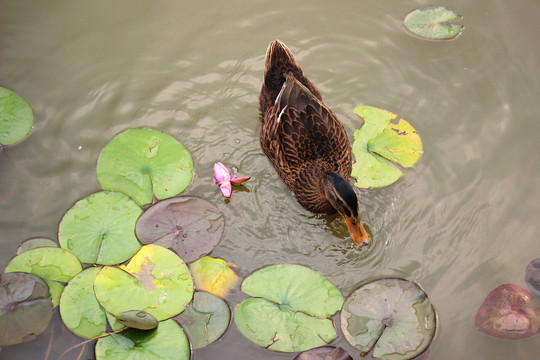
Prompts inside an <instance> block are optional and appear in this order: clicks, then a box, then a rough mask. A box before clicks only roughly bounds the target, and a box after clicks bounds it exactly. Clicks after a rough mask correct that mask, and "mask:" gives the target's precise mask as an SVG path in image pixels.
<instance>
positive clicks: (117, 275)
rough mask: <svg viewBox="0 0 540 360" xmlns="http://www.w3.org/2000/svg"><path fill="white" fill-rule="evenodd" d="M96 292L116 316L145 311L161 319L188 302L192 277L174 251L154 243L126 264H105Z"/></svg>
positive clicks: (191, 291) (101, 301) (97, 281)
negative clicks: (116, 265) (132, 311)
mask: <svg viewBox="0 0 540 360" xmlns="http://www.w3.org/2000/svg"><path fill="white" fill-rule="evenodd" d="M94 291H95V293H96V297H97V299H98V301H99V303H100V304H101V306H103V307H104V308H105V309H106V310H107V311H108V312H110V313H111V314H113V315H115V316H119V315H120V314H122V313H124V312H126V311H129V310H143V311H146V312H147V313H149V314H151V315H152V316H154V317H155V318H156V319H158V321H162V320H165V319H168V318H170V317H173V316H175V315H177V314H179V313H181V312H182V311H183V310H184V308H185V307H186V305H187V304H189V302H190V301H191V298H192V297H193V280H192V278H191V275H190V273H189V270H188V267H187V265H186V264H185V263H184V261H183V260H182V259H180V258H179V257H178V256H177V255H176V254H175V253H174V252H172V251H170V250H167V249H165V248H164V247H161V246H158V245H152V244H151V245H145V246H143V247H142V248H141V250H139V252H137V254H135V256H133V258H132V259H131V260H130V261H129V263H128V264H127V265H121V266H119V267H111V266H105V267H103V269H101V271H100V272H99V273H98V275H97V276H96V280H95V281H94Z"/></svg>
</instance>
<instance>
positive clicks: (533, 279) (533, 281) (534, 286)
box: [525, 258, 540, 299]
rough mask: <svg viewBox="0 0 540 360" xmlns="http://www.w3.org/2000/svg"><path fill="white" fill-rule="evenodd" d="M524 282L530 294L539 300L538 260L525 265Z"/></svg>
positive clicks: (539, 273)
mask: <svg viewBox="0 0 540 360" xmlns="http://www.w3.org/2000/svg"><path fill="white" fill-rule="evenodd" d="M525 282H526V283H527V286H528V287H529V290H530V291H531V294H533V295H534V296H535V297H537V298H539V299H540V258H538V259H534V260H533V261H531V262H530V263H529V265H527V269H526V270H525Z"/></svg>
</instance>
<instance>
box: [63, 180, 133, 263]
mask: <svg viewBox="0 0 540 360" xmlns="http://www.w3.org/2000/svg"><path fill="white" fill-rule="evenodd" d="M141 213H142V209H141V208H140V207H139V206H138V205H137V204H136V203H135V202H134V201H133V200H131V199H130V198H129V197H128V196H127V195H125V194H122V193H119V192H113V191H101V192H98V193H95V194H92V195H90V196H87V197H85V198H84V199H82V200H79V201H77V203H75V205H73V207H72V208H71V209H69V210H68V211H67V212H66V214H65V215H64V217H63V219H62V221H61V222H60V227H59V230H58V239H59V241H60V246H61V247H62V248H64V249H67V250H69V251H71V252H73V253H74V254H75V255H76V256H77V257H78V258H79V259H80V260H81V261H82V262H85V263H91V264H101V265H114V264H119V263H121V262H124V261H126V260H127V259H129V258H130V257H132V256H133V254H135V253H136V252H137V251H138V250H139V249H140V248H141V243H140V242H139V240H137V237H136V236H135V224H136V223H137V219H138V218H139V216H140V215H141Z"/></svg>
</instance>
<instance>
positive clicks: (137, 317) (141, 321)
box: [116, 310, 159, 330]
mask: <svg viewBox="0 0 540 360" xmlns="http://www.w3.org/2000/svg"><path fill="white" fill-rule="evenodd" d="M116 320H117V321H118V322H119V323H120V324H122V325H125V326H127V327H129V328H133V329H139V330H152V329H155V328H156V327H157V326H158V323H159V322H158V321H157V319H156V318H155V317H153V316H152V315H150V314H149V313H147V312H146V311H142V310H130V311H126V312H125V313H123V314H120V315H119V316H117V317H116Z"/></svg>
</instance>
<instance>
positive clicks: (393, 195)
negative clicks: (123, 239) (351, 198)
mask: <svg viewBox="0 0 540 360" xmlns="http://www.w3.org/2000/svg"><path fill="white" fill-rule="evenodd" d="M0 4H1V5H2V6H1V9H2V11H1V12H0V23H1V24H2V25H1V37H0V64H1V65H0V79H1V82H0V86H4V87H7V88H10V89H12V90H14V91H16V92H18V93H19V94H21V95H22V96H23V97H25V98H26V99H27V100H28V101H29V103H30V104H31V105H32V107H33V109H34V110H35V115H36V121H35V128H34V129H33V131H32V133H31V135H30V137H29V138H27V139H26V140H25V141H24V142H22V143H20V144H18V145H16V146H12V147H8V148H4V149H3V150H2V151H1V152H0V169H1V172H0V183H1V187H0V208H1V209H2V210H1V217H0V221H1V229H0V246H1V249H2V250H1V252H0V268H1V269H3V268H4V267H5V265H6V264H7V263H8V261H9V260H10V259H11V258H12V257H13V256H14V255H15V253H16V249H17V247H18V246H19V244H20V243H21V242H22V241H24V240H25V239H28V238H33V237H48V238H51V239H56V238H57V231H58V224H59V222H60V220H61V218H62V216H63V214H64V213H65V212H66V211H67V210H68V209H69V208H70V207H71V206H72V205H73V204H74V203H75V202H76V201H77V200H79V199H81V198H83V197H85V196H87V195H89V194H91V193H93V192H96V191H99V190H100V187H99V185H98V182H97V179H96V172H95V165H96V161H97V157H98V155H99V152H100V151H101V149H102V148H103V146H104V145H105V144H106V143H107V142H108V141H109V140H110V139H112V137H113V136H114V135H116V134H117V133H119V132H121V131H123V130H125V129H129V128H134V127H141V126H145V127H151V128H155V129H159V130H161V131H164V132H166V133H168V134H171V135H173V136H174V137H176V138H177V139H178V140H180V141H181V142H182V143H183V144H184V145H185V146H186V147H187V148H188V150H189V151H190V152H191V154H192V156H193V158H194V161H195V175H194V178H193V182H192V184H191V185H190V186H189V187H188V189H187V190H186V191H185V192H184V194H188V195H194V196H200V197H203V198H205V199H208V200H209V201H211V202H212V203H214V204H216V205H217V206H218V207H219V208H220V210H222V211H223V212H224V213H225V218H226V231H225V235H224V238H223V240H222V241H221V243H220V245H219V246H218V247H217V248H216V250H215V251H214V252H213V253H212V256H214V257H221V258H223V259H226V260H227V261H229V262H232V263H235V264H237V266H238V267H237V272H238V273H239V275H240V276H241V277H242V278H244V277H246V276H247V275H248V274H250V273H251V272H253V271H254V270H256V269H258V268H260V267H262V266H264V265H267V264H275V263H295V264H302V265H306V266H308V267H311V268H313V269H315V270H317V271H319V272H321V273H322V274H324V275H326V276H327V277H328V278H329V279H330V280H331V281H332V282H333V283H334V284H336V285H337V286H338V287H339V288H340V289H341V290H342V292H343V294H344V295H348V294H349V293H351V292H352V291H353V290H354V289H356V288H357V287H358V285H359V284H361V283H362V282H365V281H367V280H370V279H374V278H378V277H382V276H398V277H404V278H407V279H409V280H413V281H416V282H418V283H419V284H420V285H421V286H422V287H423V288H424V289H425V290H426V292H427V293H428V294H429V296H430V298H431V301H432V302H433V304H434V305H435V307H436V309H437V311H438V314H439V324H440V326H439V329H438V331H437V336H436V338H435V340H434V343H433V346H432V352H431V359H434V360H439V359H470V358H474V359H537V358H538V352H539V349H540V346H539V343H540V342H539V340H540V338H539V337H538V336H536V337H533V338H531V339H528V340H524V341H514V342H512V341H504V340H498V339H495V338H491V337H488V336H486V335H484V334H482V333H480V332H478V331H477V330H476V328H475V326H474V315H475V313H476V311H477V309H478V307H479V306H480V304H481V303H482V301H483V300H484V298H485V296H486V295H487V294H488V293H489V292H490V291H491V290H492V289H493V288H495V287H496V286H498V285H500V284H503V283H514V284H517V285H520V286H523V287H524V286H525V282H524V272H525V267H526V265H527V263H528V262H529V261H531V260H532V259H534V258H537V257H540V241H539V238H538V234H539V233H540V221H538V220H539V219H538V216H539V214H540V195H539V193H538V188H539V187H540V162H539V161H538V154H539V145H538V144H539V142H540V126H539V122H538V114H540V101H539V96H540V71H539V70H538V67H539V65H540V46H538V34H539V33H540V22H539V21H538V16H537V15H538V14H539V13H540V3H539V2H538V1H536V0H522V1H519V2H517V1H516V2H509V1H492V0H485V1H467V0H454V1H445V2H444V5H446V6H447V7H449V8H451V9H453V10H455V11H456V12H457V13H459V14H462V15H463V16H464V19H463V21H462V23H463V24H464V25H465V29H464V31H463V33H462V34H461V35H460V36H459V37H458V38H457V39H455V40H453V41H447V42H435V41H426V40H421V39H419V38H417V37H414V36H412V35H410V34H409V33H408V32H407V31H406V30H405V29H404V27H403V24H402V19H403V18H404V17H405V15H406V14H407V13H408V12H410V11H411V10H413V9H415V8H417V7H419V6H424V5H431V4H433V3H430V2H427V1H393V0H379V1H370V0H362V1H358V0H355V1H340V2H330V1H309V2H308V1H294V2H290V1H287V2H285V1H260V0H257V1H221V2H217V1H216V2H207V1H201V2H195V1H152V2H150V1H132V0H122V1H105V0H99V1H98V0H95V1H86V2H82V1H77V2H75V1H67V0H66V1H59V0H54V1H37V0H34V1H31V0H17V1H4V0H2V1H0ZM435 4H436V5H439V4H440V2H438V3H435ZM275 38H278V39H280V40H282V41H284V42H285V43H286V44H287V45H288V46H289V47H290V49H291V50H292V51H293V53H294V54H295V55H296V58H297V60H298V61H299V63H300V64H301V65H302V67H303V69H304V71H305V72H306V75H307V76H308V77H309V78H310V79H311V80H312V82H313V83H314V84H315V85H316V86H317V87H318V88H319V90H320V92H321V94H322V96H323V99H324V101H325V103H326V104H327V105H328V106H329V107H330V108H332V109H333V110H334V112H335V113H336V114H337V115H338V116H339V118H340V119H341V121H342V122H343V124H344V126H345V128H346V130H347V132H348V134H349V136H350V138H351V141H352V134H353V132H354V130H355V129H357V128H359V127H360V126H361V125H362V121H361V120H360V119H359V118H358V117H357V116H356V115H355V114H354V113H353V108H354V106H355V105H361V104H366V105H372V106H377V107H381V108H384V109H387V110H390V111H393V112H396V113H398V114H399V115H400V116H402V117H403V118H405V119H407V120H408V121H410V122H411V123H412V124H413V126H415V127H416V129H417V130H418V131H419V133H420V135H421V136H422V140H423V145H424V155H423V157H422V158H421V159H420V161H419V162H418V163H417V164H416V165H415V166H414V167H413V168H411V169H407V170H405V176H404V177H403V178H402V179H400V180H399V181H398V182H397V183H395V184H394V185H392V186H389V187H386V188H383V189H376V190H367V191H362V192H361V193H362V197H361V201H360V211H361V215H362V218H363V222H364V223H365V225H366V226H367V227H368V228H369V231H370V233H372V234H373V245H372V246H371V247H370V248H369V249H368V250H367V251H359V250H358V248H357V247H356V246H354V245H353V243H352V241H351V240H350V238H349V237H348V233H347V229H346V226H345V224H344V222H343V221H342V220H341V219H340V218H339V217H336V216H322V215H313V214H311V213H309V212H307V211H305V210H304V209H303V208H302V207H300V205H298V204H297V203H296V201H295V200H294V198H293V197H292V196H291V194H290V192H289V191H288V190H287V188H286V187H285V185H284V184H283V183H282V182H281V181H280V179H279V177H278V176H277V174H276V172H275V171H274V169H273V168H272V166H271V165H270V163H269V162H268V160H267V159H266V157H265V156H264V154H263V152H262V150H261V148H260V146H259V139H258V131H259V128H258V108H257V107H258V102H257V96H258V93H259V91H260V87H261V81H262V72H263V62H264V55H265V51H266V47H267V45H268V43H269V42H270V41H271V40H273V39H275ZM216 161H221V162H223V163H225V164H226V165H227V166H229V167H235V168H237V169H238V170H239V173H240V174H241V175H250V176H252V177H253V178H252V180H250V181H249V182H248V183H247V184H246V186H245V188H243V189H240V190H235V191H234V192H233V196H232V198H231V200H230V201H224V199H223V197H222V196H221V193H220V192H219V189H218V188H217V186H215V184H214V183H213V181H212V177H213V173H212V166H213V164H214V162H216ZM241 298H242V294H241V293H240V292H236V293H233V294H232V295H231V296H230V297H229V299H228V300H229V303H230V305H231V306H234V305H235V304H236V303H238V302H239V300H240V299H241ZM533 305H536V306H539V305H540V301H539V300H538V299H537V300H535V301H534V302H533ZM52 328H54V331H55V333H54V336H53V337H52V339H53V340H52V343H51V348H50V349H49V355H48V356H49V359H58V358H60V354H61V353H62V352H63V351H64V350H65V349H66V348H68V347H69V346H71V345H74V344H76V343H78V342H80V341H81V340H80V339H77V338H76V337H74V336H71V335H69V331H67V330H66V329H62V327H61V326H60V324H59V323H58V322H55V324H54V326H53V327H52ZM50 339H51V337H50V329H49V330H48V331H46V332H45V333H44V334H43V335H42V336H40V337H39V338H38V339H36V340H35V341H33V342H30V343H26V344H22V345H18V346H11V347H4V348H3V349H2V350H1V352H0V358H1V359H10V360H12V359H29V358H32V359H44V358H45V356H46V353H47V351H48V350H47V348H48V345H49V340H50ZM335 344H338V345H340V346H343V347H344V348H345V349H347V350H348V351H350V352H351V354H353V355H354V358H355V359H360V355H359V352H358V351H354V349H353V348H352V347H350V346H348V345H347V344H346V342H345V341H344V340H343V337H342V336H340V337H339V338H338V340H337V341H336V342H335ZM78 353H79V349H78V350H75V351H73V352H70V353H68V354H67V355H66V356H65V357H64V359H71V358H72V359H75V358H77V356H78ZM83 353H84V354H83V356H82V357H81V358H85V359H92V358H93V351H92V348H91V346H90V344H89V345H88V346H87V348H85V350H84V351H83ZM193 358H194V359H196V360H204V359H254V358H257V359H268V360H271V359H292V358H294V355H292V354H281V353H276V352H272V351H267V350H264V349H262V348H259V347H257V346H256V345H254V344H252V343H251V342H250V341H248V340H247V339H245V338H244V337H243V336H242V335H241V334H240V333H239V332H238V330H237V329H236V327H235V326H234V324H232V325H231V327H230V329H229V331H228V332H227V333H226V334H225V336H224V337H223V338H222V339H221V340H219V341H218V342H217V343H214V344H213V345H211V346H209V347H207V348H205V349H202V350H197V351H195V352H194V355H193Z"/></svg>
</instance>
